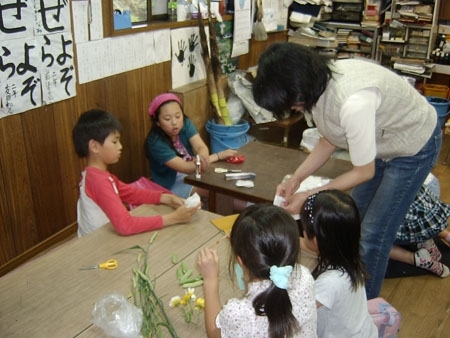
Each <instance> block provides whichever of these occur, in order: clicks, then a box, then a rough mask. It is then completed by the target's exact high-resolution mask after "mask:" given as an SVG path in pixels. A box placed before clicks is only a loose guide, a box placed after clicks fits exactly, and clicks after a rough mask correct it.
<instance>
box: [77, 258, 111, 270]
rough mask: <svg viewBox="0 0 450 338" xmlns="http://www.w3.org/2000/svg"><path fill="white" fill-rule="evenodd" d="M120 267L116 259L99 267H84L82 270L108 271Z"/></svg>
mask: <svg viewBox="0 0 450 338" xmlns="http://www.w3.org/2000/svg"><path fill="white" fill-rule="evenodd" d="M117 266H118V264H117V260H115V259H109V260H107V261H106V262H104V263H100V264H98V265H92V266H82V267H81V268H80V270H93V269H106V270H114V269H116V268H117Z"/></svg>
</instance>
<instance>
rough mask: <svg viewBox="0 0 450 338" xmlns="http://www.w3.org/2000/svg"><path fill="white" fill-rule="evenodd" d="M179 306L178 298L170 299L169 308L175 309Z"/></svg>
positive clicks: (179, 299)
mask: <svg viewBox="0 0 450 338" xmlns="http://www.w3.org/2000/svg"><path fill="white" fill-rule="evenodd" d="M180 304H181V298H180V296H175V297H172V298H171V299H170V303H169V306H170V307H177V306H178V305H180Z"/></svg>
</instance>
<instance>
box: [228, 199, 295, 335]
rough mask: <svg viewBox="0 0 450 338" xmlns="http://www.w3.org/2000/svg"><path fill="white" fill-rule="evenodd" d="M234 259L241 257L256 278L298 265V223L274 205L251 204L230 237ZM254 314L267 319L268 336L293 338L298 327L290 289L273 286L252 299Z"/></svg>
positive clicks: (236, 223) (233, 261)
mask: <svg viewBox="0 0 450 338" xmlns="http://www.w3.org/2000/svg"><path fill="white" fill-rule="evenodd" d="M230 243H231V248H232V252H233V255H234V257H232V258H231V261H230V269H231V267H232V266H234V263H235V261H236V257H238V256H239V257H240V258H241V259H242V262H243V263H244V265H245V266H246V268H247V269H248V270H249V273H250V274H251V277H253V278H255V279H266V280H268V279H269V278H270V268H271V266H272V265H276V266H278V267H284V266H288V265H290V266H292V267H293V268H295V265H296V264H297V262H298V255H299V252H300V242H299V231H298V226H297V223H296V222H295V221H294V219H293V218H292V216H291V215H290V214H289V213H288V212H286V211H285V210H284V209H282V208H280V207H277V206H274V205H263V204H259V205H251V206H249V207H247V208H246V209H245V210H244V211H243V212H242V213H241V214H240V215H239V217H238V218H237V220H236V222H235V223H234V225H233V228H232V230H231V234H230ZM253 307H254V309H255V313H256V314H257V315H259V316H267V319H268V320H269V337H270V338H281V337H283V338H284V337H292V336H293V335H294V333H295V332H296V331H298V330H299V329H300V328H299V324H298V321H297V319H296V318H295V316H294V315H293V313H292V303H291V300H290V298H289V294H288V293H287V290H284V289H280V288H278V287H276V286H275V285H274V284H272V285H271V286H270V287H269V288H268V289H267V290H265V291H263V292H262V293H260V294H259V295H257V296H256V298H255V299H254V300H253Z"/></svg>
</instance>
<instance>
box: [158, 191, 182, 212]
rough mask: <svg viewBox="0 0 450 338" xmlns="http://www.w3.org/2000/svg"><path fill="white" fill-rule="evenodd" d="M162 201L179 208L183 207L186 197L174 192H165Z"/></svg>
mask: <svg viewBox="0 0 450 338" xmlns="http://www.w3.org/2000/svg"><path fill="white" fill-rule="evenodd" d="M160 203H161V204H164V205H167V206H169V207H171V208H173V209H177V208H179V207H181V206H182V205H184V198H181V197H179V196H177V195H174V194H165V193H164V194H162V195H161V199H160Z"/></svg>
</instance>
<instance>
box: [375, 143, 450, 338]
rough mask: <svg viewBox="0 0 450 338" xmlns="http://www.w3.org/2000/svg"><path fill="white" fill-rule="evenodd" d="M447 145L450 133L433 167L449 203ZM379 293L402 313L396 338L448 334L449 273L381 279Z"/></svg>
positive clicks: (438, 336) (445, 199)
mask: <svg viewBox="0 0 450 338" xmlns="http://www.w3.org/2000/svg"><path fill="white" fill-rule="evenodd" d="M449 148H450V135H444V142H443V145H442V149H441V154H440V159H439V163H438V164H437V166H436V167H435V169H434V170H433V174H434V175H435V176H436V177H437V178H438V179H439V183H440V187H441V199H442V200H443V201H444V202H446V203H450V163H449V164H448V165H443V164H442V163H443V162H444V161H445V159H446V156H447V152H448V151H449ZM381 296H382V297H384V298H385V299H386V300H387V301H389V302H390V303H391V304H392V305H394V307H395V308H396V309H397V310H399V311H400V313H401V314H402V325H401V329H400V333H399V335H398V337H399V338H415V337H417V338H418V337H421V338H427V337H430V338H431V337H433V338H444V337H445V338H446V337H450V277H447V278H439V277H435V276H434V275H425V276H415V277H403V278H393V279H385V281H384V283H383V287H382V290H381Z"/></svg>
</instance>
